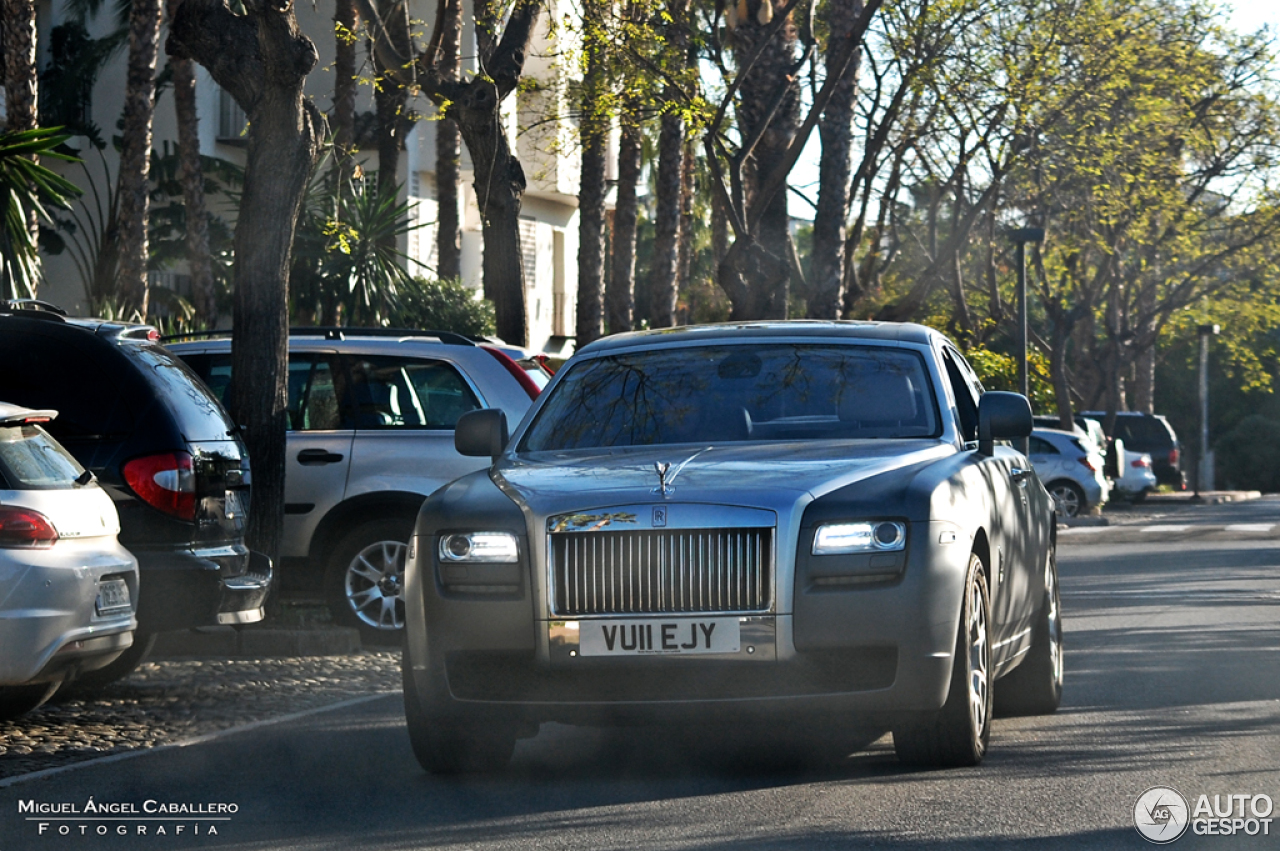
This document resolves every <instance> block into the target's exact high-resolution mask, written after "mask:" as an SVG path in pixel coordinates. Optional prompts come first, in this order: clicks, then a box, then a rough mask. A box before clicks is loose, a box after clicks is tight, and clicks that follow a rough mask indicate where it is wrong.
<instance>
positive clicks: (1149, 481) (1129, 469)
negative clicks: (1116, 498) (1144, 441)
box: [1115, 449, 1158, 502]
mask: <svg viewBox="0 0 1280 851" xmlns="http://www.w3.org/2000/svg"><path fill="white" fill-rule="evenodd" d="M1122 469H1123V473H1124V474H1123V475H1122V476H1120V478H1118V479H1116V481H1115V491H1116V492H1117V493H1118V494H1119V495H1120V496H1121V497H1123V498H1124V499H1127V500H1129V501H1130V502H1142V501H1143V500H1144V499H1146V498H1147V494H1149V493H1151V492H1152V491H1153V490H1155V489H1156V485H1157V484H1158V482H1157V481H1156V474H1155V471H1154V470H1153V469H1152V463H1151V456H1150V455H1148V454H1147V453H1145V452H1130V451H1129V450H1127V449H1126V450H1124V466H1123V468H1122Z"/></svg>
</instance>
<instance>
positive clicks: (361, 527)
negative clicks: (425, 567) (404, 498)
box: [324, 517, 413, 644]
mask: <svg viewBox="0 0 1280 851" xmlns="http://www.w3.org/2000/svg"><path fill="white" fill-rule="evenodd" d="M412 533H413V518H411V517H405V518H382V519H375V520H365V521H364V522H362V523H360V524H358V525H357V526H356V527H355V528H353V529H352V530H351V531H350V532H348V533H347V534H346V535H344V536H343V537H342V538H341V540H339V541H338V546H337V547H336V548H335V549H334V551H333V556H332V558H331V559H330V561H329V565H328V568H327V570H326V571H325V579H324V583H325V597H326V598H327V599H328V601H329V611H330V612H331V613H332V615H333V619H334V621H335V622H336V623H340V624H342V625H343V626H352V627H355V628H356V629H358V630H360V638H361V639H362V640H363V641H364V642H365V643H366V644H397V643H399V641H400V636H401V634H402V632H403V629H404V599H403V597H402V593H403V591H404V559H405V553H406V551H407V550H408V541H409V537H410V535H411V534H412Z"/></svg>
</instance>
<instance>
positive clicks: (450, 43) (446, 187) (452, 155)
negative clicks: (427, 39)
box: [436, 0, 462, 278]
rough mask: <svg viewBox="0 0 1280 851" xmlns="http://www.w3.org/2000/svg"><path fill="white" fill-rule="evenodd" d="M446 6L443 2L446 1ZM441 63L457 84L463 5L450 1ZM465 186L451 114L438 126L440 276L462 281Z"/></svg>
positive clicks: (445, 75) (443, 72)
mask: <svg viewBox="0 0 1280 851" xmlns="http://www.w3.org/2000/svg"><path fill="white" fill-rule="evenodd" d="M442 2H443V0H442ZM441 26H442V30H441V34H440V59H439V61H438V62H437V63H436V67H437V68H439V69H440V76H441V77H443V78H444V79H445V80H449V81H451V82H452V81H456V80H457V79H458V74H459V72H460V71H461V69H462V62H461V59H460V55H461V51H462V4H461V2H459V0H450V1H449V2H447V3H446V4H445V8H444V13H443V16H442V19H441ZM461 184H462V136H461V135H460V134H459V133H458V124H457V122H456V121H454V120H453V119H452V118H451V117H449V113H448V111H446V112H445V117H444V118H441V119H440V120H439V121H437V122H436V206H437V213H436V228H437V233H436V276H437V277H439V278H461V277H462V240H461V232H462V223H461V222H460V221H459V217H458V206H459V205H458V190H459V187H460V186H461Z"/></svg>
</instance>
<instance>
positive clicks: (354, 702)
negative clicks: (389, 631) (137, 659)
mask: <svg viewBox="0 0 1280 851" xmlns="http://www.w3.org/2000/svg"><path fill="white" fill-rule="evenodd" d="M393 694H399V692H395V691H382V692H378V693H377V694H367V695H364V696H363V697H353V698H351V699H350V700H343V701H340V702H338V703H331V704H329V705H328V706H317V707H315V708H314V709H304V710H302V711H301V712H293V713H290V714H288V715H281V716H280V717H279V718H263V719H262V720H260V721H251V722H249V723H248V724H242V725H241V726H239V727H228V728H227V729H225V730H215V731H214V732H212V733H204V734H203V735H199V736H193V737H192V738H190V739H182V740H181V741H177V742H167V743H166V744H163V745H156V746H155V747H154V748H135V749H134V750H131V751H124V752H123V753H113V754H107V755H106V756H100V757H96V758H94V759H86V760H84V761H83V762H73V763H69V764H67V765H58V766H54V767H53V768H43V769H41V770H40V771H32V772H31V773H29V774H19V775H17V776H16V777H8V778H5V779H4V780H0V789H3V788H5V787H6V786H15V785H17V784H19V783H25V782H26V781H28V780H41V779H43V778H45V777H52V776H53V775H55V774H63V773H65V772H67V771H75V770H76V769H78V768H88V767H89V766H91V765H105V764H106V763H110V762H121V761H123V760H126V759H133V758H134V757H139V756H146V755H147V754H153V753H160V752H161V751H169V750H174V749H176V748H186V747H191V746H192V745H203V744H205V743H206V742H212V741H214V740H215V739H221V738H222V737H223V736H230V735H233V734H235V733H247V732H249V731H250V730H258V729H261V728H262V727H270V726H272V725H274V724H283V723H285V722H286V721H297V720H298V719H299V718H307V717H309V716H311V715H319V714H320V713H321V712H331V711H333V710H335V709H346V708H347V707H349V706H359V705H360V704H362V703H371V702H372V701H375V700H381V699H382V698H384V697H387V696H388V695H393Z"/></svg>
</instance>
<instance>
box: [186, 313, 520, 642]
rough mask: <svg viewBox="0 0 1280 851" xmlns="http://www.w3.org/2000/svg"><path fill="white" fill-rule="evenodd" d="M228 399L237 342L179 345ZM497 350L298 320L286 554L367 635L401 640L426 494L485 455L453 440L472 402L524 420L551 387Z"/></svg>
mask: <svg viewBox="0 0 1280 851" xmlns="http://www.w3.org/2000/svg"><path fill="white" fill-rule="evenodd" d="M168 345H169V349H170V351H172V352H173V353H174V354H175V355H177V356H178V357H180V358H182V359H183V360H184V361H186V363H187V364H189V365H190V366H191V368H192V369H193V370H195V372H196V373H197V374H198V375H200V377H201V378H203V379H204V380H205V382H206V383H207V384H208V385H209V387H210V388H212V390H213V392H214V393H215V394H216V395H218V396H219V397H221V396H222V395H223V394H224V393H225V392H226V388H227V386H228V384H229V383H230V381H231V340H230V338H229V337H227V336H226V332H223V333H222V334H221V335H220V336H218V337H208V338H206V339H194V340H190V341H187V342H174V343H169V344H168ZM524 376H525V373H524V370H522V369H521V368H520V367H519V366H518V365H516V364H515V363H514V362H513V361H512V360H511V359H510V358H509V357H508V356H507V355H505V354H504V353H502V352H501V351H498V350H497V349H495V348H486V347H482V346H477V345H476V344H475V343H473V342H472V341H471V340H469V339H467V338H465V337H461V336H459V335H457V334H449V333H446V332H432V331H404V330H396V329H360V328H345V329H338V328H312V329H307V328H295V329H293V331H292V332H291V334H290V337H289V432H288V435H287V439H286V441H287V454H286V462H285V463H286V469H285V518H284V523H285V526H284V538H283V541H282V543H281V555H282V556H283V558H284V560H285V565H284V570H283V572H284V574H285V578H286V579H285V583H286V584H285V588H286V590H288V591H289V592H290V593H304V594H305V593H308V592H310V593H315V592H316V591H319V592H321V593H322V594H323V596H324V598H325V599H326V600H327V601H328V602H329V605H330V608H331V610H332V612H333V616H334V618H335V619H336V620H337V621H338V622H340V623H344V624H349V625H351V626H355V627H357V628H359V629H360V630H361V632H362V634H363V635H364V637H365V639H366V640H371V641H397V642H398V641H399V640H400V629H401V628H402V626H403V624H404V603H403V601H402V599H401V585H402V582H403V573H404V551H405V547H406V545H407V543H408V541H409V534H410V532H411V531H412V529H413V521H414V518H415V517H416V516H417V513H418V509H419V508H420V507H421V506H422V500H423V499H425V498H426V496H427V494H429V493H431V492H432V491H434V490H435V489H436V488H438V487H440V486H441V485H443V484H445V483H446V482H449V481H452V480H453V479H455V478H457V477H458V476H461V475H464V474H466V473H469V472H471V471H473V470H475V469H477V468H478V467H480V466H481V463H480V462H479V461H476V460H475V459H472V458H465V457H463V456H461V455H459V454H458V453H457V452H456V451H455V450H454V448H453V427H454V424H455V423H456V422H457V421H458V417H460V416H462V415H463V414H465V413H466V412H468V411H474V410H480V409H485V408H497V409H499V410H502V411H504V412H505V413H506V414H507V416H509V417H510V418H511V419H512V420H513V421H516V420H519V418H520V417H522V416H523V415H524V412H525V411H526V410H527V409H528V408H529V404H530V401H531V399H532V397H534V396H536V395H538V388H537V387H536V386H534V385H533V383H532V382H530V381H529V380H528V379H527V378H525V377H524Z"/></svg>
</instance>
